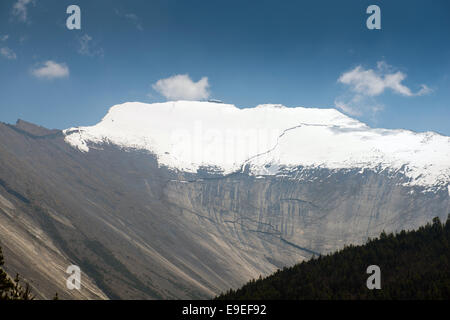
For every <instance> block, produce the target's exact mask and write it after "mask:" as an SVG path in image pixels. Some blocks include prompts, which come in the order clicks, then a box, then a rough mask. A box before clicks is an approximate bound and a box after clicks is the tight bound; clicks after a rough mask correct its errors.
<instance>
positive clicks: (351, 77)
mask: <svg viewBox="0 0 450 320" xmlns="http://www.w3.org/2000/svg"><path fill="white" fill-rule="evenodd" d="M405 79H406V74H404V73H403V72H400V71H394V68H393V67H392V66H390V65H388V64H387V63H386V62H384V61H379V62H377V68H376V69H364V68H363V67H362V66H357V67H356V68H354V69H353V70H350V71H348V72H345V73H343V74H342V75H341V76H340V77H339V79H338V82H339V83H342V84H345V85H347V86H348V89H349V90H348V91H347V92H346V93H345V94H344V95H343V96H341V97H339V98H337V99H336V100H335V102H334V104H335V106H336V107H337V108H338V109H340V110H342V111H343V112H345V113H347V114H350V115H353V116H362V115H365V114H368V113H369V114H371V115H372V116H375V114H376V113H377V112H379V111H381V110H382V109H383V108H384V107H383V105H382V104H380V103H378V102H377V101H376V99H375V97H377V96H379V95H381V94H382V93H384V92H385V91H386V90H391V91H392V92H394V93H396V94H400V95H402V96H405V97H414V96H422V95H425V94H429V93H430V92H431V91H432V90H431V89H430V88H429V87H427V86H426V85H424V84H422V85H421V88H420V90H418V91H417V92H413V91H412V90H411V89H410V88H408V87H407V86H406V85H404V84H403V80H405Z"/></svg>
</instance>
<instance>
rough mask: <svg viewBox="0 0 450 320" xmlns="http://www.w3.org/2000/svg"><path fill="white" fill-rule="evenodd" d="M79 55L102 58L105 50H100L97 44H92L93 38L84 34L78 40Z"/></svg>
mask: <svg viewBox="0 0 450 320" xmlns="http://www.w3.org/2000/svg"><path fill="white" fill-rule="evenodd" d="M78 45H79V48H78V53H79V54H81V55H83V56H90V57H93V56H100V57H103V49H102V48H98V47H97V46H96V45H95V44H92V37H91V36H90V35H88V34H84V35H83V36H81V37H80V38H78Z"/></svg>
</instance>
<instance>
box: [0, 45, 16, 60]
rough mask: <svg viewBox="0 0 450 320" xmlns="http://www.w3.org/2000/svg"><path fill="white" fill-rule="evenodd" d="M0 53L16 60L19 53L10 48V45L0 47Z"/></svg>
mask: <svg viewBox="0 0 450 320" xmlns="http://www.w3.org/2000/svg"><path fill="white" fill-rule="evenodd" d="M0 54H1V55H2V56H3V57H5V58H6V59H9V60H15V59H17V55H16V53H15V52H14V51H12V50H11V49H10V48H8V47H3V48H0Z"/></svg>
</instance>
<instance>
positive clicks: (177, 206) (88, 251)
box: [0, 101, 450, 299]
mask: <svg viewBox="0 0 450 320" xmlns="http://www.w3.org/2000/svg"><path fill="white" fill-rule="evenodd" d="M449 146H450V143H449V138H448V137H444V136H441V135H438V134H436V133H415V132H411V131H407V130H385V129H372V128H369V127H368V126H366V125H365V124H363V123H361V122H359V121H356V120H354V119H352V118H349V117H347V116H345V115H343V114H342V113H340V112H338V111H336V110H333V109H312V108H286V107H283V106H279V105H261V106H258V107H256V108H248V109H239V108H236V107H235V106H233V105H229V104H224V103H215V102H189V101H178V102H167V103H156V104H143V103H125V104H122V105H117V106H114V107H112V108H111V109H110V110H109V112H108V114H107V115H106V116H105V117H104V118H103V120H102V121H101V122H100V123H98V124H97V125H95V126H92V127H79V128H71V129H67V130H63V131H59V130H48V129H45V128H42V127H39V126H36V125H33V124H30V123H27V122H25V121H18V122H17V123H16V124H15V125H10V124H4V123H0V243H1V246H2V248H3V250H4V253H5V256H6V257H7V260H8V261H11V262H10V263H11V264H10V265H9V266H7V267H10V268H11V269H10V270H14V271H15V272H19V273H20V274H21V275H22V276H23V277H24V278H25V279H26V280H28V281H29V282H31V283H32V284H33V292H35V293H37V294H38V295H39V297H44V298H51V297H52V296H53V295H54V293H55V292H58V294H59V296H60V297H62V298H69V297H72V298H82V299H87V298H101V299H103V298H127V299H149V298H152V299H167V298H177V299H180V298H181V299H189V298H191V299H192V298H209V297H213V296H214V295H216V294H219V293H220V292H222V291H226V290H228V289H229V288H237V287H240V286H241V285H242V284H244V283H246V282H247V281H248V280H250V279H252V278H257V277H258V276H259V275H268V274H270V273H272V272H274V271H275V270H276V269H278V268H283V267H284V266H290V265H293V264H295V263H297V262H299V261H301V260H304V259H309V258H310V257H312V256H313V255H318V254H325V253H328V252H332V251H334V250H336V249H340V248H342V247H343V246H344V245H346V244H361V243H364V242H365V241H366V240H367V238H368V237H376V236H378V235H379V234H380V233H381V231H383V230H385V231H386V232H390V231H399V230H403V229H414V228H418V227H420V226H422V225H424V224H425V223H427V222H430V221H431V220H432V219H433V218H434V217H436V216H438V217H440V218H441V219H442V220H444V219H446V218H447V214H448V213H449V212H450V193H449V192H450V191H449V189H448V186H449V168H450V163H449V161H450V151H449V150H450V149H449ZM71 264H76V265H78V266H79V267H80V268H81V270H82V272H83V285H84V287H83V290H81V291H78V290H73V291H68V290H67V288H66V287H65V279H66V274H65V270H66V268H67V266H68V265H71Z"/></svg>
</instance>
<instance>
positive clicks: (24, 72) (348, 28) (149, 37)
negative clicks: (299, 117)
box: [0, 0, 450, 135]
mask: <svg viewBox="0 0 450 320" xmlns="http://www.w3.org/2000/svg"><path fill="white" fill-rule="evenodd" d="M71 4H76V5H78V6H79V7H80V8H81V30H68V29H67V28H66V19H67V17H68V14H66V8H67V7H68V6H69V5H71ZM371 4H376V5H378V6H379V7H380V8H381V27H382V29H381V30H369V29H367V27H366V19H367V18H368V17H369V15H368V14H366V9H367V7H368V6H369V5H371ZM449 13H450V2H449V1H447V0H442V1H439V0H434V1H425V0H423V1H422V0H420V1H364V0H342V1H320V0H319V1H263V0H259V1H242V0H241V1H234V0H232V1H215V0H204V1H199V0H190V1H168V0H161V1H143V0H142V1H138V0H135V1H117V0H109V1H103V0H95V1H92V0H90V1H87V0H77V1H64V0H45V1H44V0H2V1H1V2H0V121H2V122H9V123H14V122H15V121H16V119H17V118H21V119H24V120H28V121H31V122H34V123H37V124H40V125H43V126H46V127H50V128H60V129H63V128H67V127H71V126H77V125H92V124H95V123H97V122H98V121H99V120H100V119H101V118H102V117H103V116H104V115H105V114H106V112H107V110H108V109H109V107H110V106H112V105H115V104H118V103H122V102H125V101H142V102H156V101H165V100H166V99H167V98H169V99H171V98H173V97H179V96H180V94H181V96H183V94H184V93H183V92H181V93H180V90H181V91H183V90H187V91H189V92H190V93H191V95H189V94H188V96H189V97H195V96H196V94H197V95H199V96H200V97H206V96H207V97H209V98H212V99H220V100H223V101H225V102H227V103H233V104H235V105H237V106H238V107H253V106H256V105H258V104H262V103H279V104H284V105H286V106H289V107H294V106H305V107H320V108H329V107H333V108H338V109H340V110H341V111H343V112H345V113H347V114H349V115H351V116H352V117H355V118H357V119H360V120H362V121H364V122H366V123H368V124H369V125H371V126H375V127H384V128H406V129H411V130H415V131H436V132H439V133H442V134H445V135H450V121H449V119H450V41H449V39H448V37H449V34H450V16H449ZM176 75H185V76H182V77H178V78H177V77H174V76H176ZM163 79H166V81H164V80H163ZM158 81H160V82H158ZM174 88H175V89H174ZM173 90H175V91H176V92H175V93H174V92H173Z"/></svg>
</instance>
